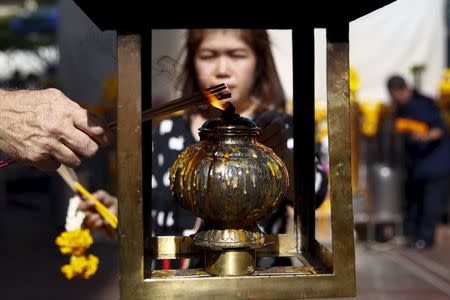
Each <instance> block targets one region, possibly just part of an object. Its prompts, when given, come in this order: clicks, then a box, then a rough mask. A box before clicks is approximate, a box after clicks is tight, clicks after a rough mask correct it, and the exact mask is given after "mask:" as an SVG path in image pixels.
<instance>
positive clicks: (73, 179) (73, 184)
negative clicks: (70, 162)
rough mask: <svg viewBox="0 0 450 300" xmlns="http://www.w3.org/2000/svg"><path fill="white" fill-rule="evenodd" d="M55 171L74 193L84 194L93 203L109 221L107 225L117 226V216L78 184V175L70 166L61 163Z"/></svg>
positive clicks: (114, 227)
mask: <svg viewBox="0 0 450 300" xmlns="http://www.w3.org/2000/svg"><path fill="white" fill-rule="evenodd" d="M57 172H58V174H59V175H60V176H61V177H62V179H63V180H64V181H65V182H66V183H67V185H68V186H69V187H70V188H71V189H72V190H73V191H74V192H75V193H79V194H81V195H82V196H84V198H86V199H87V200H89V201H91V202H93V203H94V207H95V209H96V210H97V212H98V213H99V214H100V215H101V216H102V217H103V218H104V219H105V220H106V221H107V222H108V223H109V225H110V226H111V227H112V228H113V229H116V228H117V223H118V220H117V216H115V215H114V214H113V213H111V212H110V211H109V210H108V209H107V208H106V207H105V206H104V205H103V204H102V203H101V202H100V201H99V200H98V199H96V198H95V197H94V196H93V195H92V194H91V193H89V192H88V191H87V190H86V189H85V188H84V187H83V186H82V185H81V184H80V182H79V180H78V176H77V174H76V173H75V171H74V170H73V169H72V168H69V167H66V166H64V165H61V166H60V167H59V168H58V170H57Z"/></svg>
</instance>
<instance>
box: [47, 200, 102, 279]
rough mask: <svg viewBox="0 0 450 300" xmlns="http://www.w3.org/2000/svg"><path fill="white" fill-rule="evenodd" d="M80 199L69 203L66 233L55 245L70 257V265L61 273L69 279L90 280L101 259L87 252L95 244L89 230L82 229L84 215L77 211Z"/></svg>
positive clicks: (62, 234) (64, 266)
mask: <svg viewBox="0 0 450 300" xmlns="http://www.w3.org/2000/svg"><path fill="white" fill-rule="evenodd" d="M79 202H80V199H79V198H78V197H73V198H71V199H70V201H69V208H68V213H67V217H66V231H64V232H62V233H61V234H60V235H59V236H58V237H57V238H56V239H55V244H56V245H57V246H58V247H59V251H61V253H62V254H64V255H70V263H69V264H66V265H63V266H62V267H61V269H60V270H61V272H62V273H63V274H64V276H65V277H66V278H67V279H72V278H75V277H77V278H84V279H88V278H90V277H91V276H92V275H94V274H95V272H96V271H97V267H98V264H99V259H98V257H96V256H95V255H92V254H87V253H86V251H87V249H89V247H91V245H92V244H93V243H94V239H93V238H92V236H91V232H90V230H89V229H82V228H81V224H82V223H83V220H84V217H85V215H84V213H82V212H80V211H78V210H77V208H78V204H79Z"/></svg>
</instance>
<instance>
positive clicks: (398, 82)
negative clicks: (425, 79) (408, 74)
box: [387, 75, 408, 90]
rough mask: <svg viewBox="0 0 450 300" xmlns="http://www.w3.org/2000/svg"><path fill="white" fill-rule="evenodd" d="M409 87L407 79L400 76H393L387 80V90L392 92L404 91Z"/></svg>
mask: <svg viewBox="0 0 450 300" xmlns="http://www.w3.org/2000/svg"><path fill="white" fill-rule="evenodd" d="M407 87H408V85H407V84H406V81H405V79H404V78H403V77H402V76H400V75H392V76H391V77H389V79H388V80H387V88H388V89H390V90H392V89H395V90H397V89H398V90H402V89H405V88H407Z"/></svg>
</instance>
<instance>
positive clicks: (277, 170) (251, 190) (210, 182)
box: [170, 105, 289, 275]
mask: <svg viewBox="0 0 450 300" xmlns="http://www.w3.org/2000/svg"><path fill="white" fill-rule="evenodd" d="M228 107H229V108H231V106H230V105H229V106H228ZM227 111H228V112H227ZM229 111H230V109H228V108H227V110H226V112H225V113H223V114H222V116H223V117H222V118H221V119H214V120H210V121H207V122H205V123H204V124H203V126H202V127H201V128H200V129H199V135H200V141H199V142H198V143H196V144H194V145H192V146H190V147H188V148H186V149H185V150H184V151H183V152H182V153H181V154H180V155H179V157H178V159H177V160H176V161H175V162H174V164H173V166H172V168H171V171H170V188H171V192H172V195H173V196H174V197H175V199H176V200H177V201H178V202H179V204H180V205H181V206H183V207H184V208H185V209H187V210H189V211H191V212H192V213H193V214H194V215H196V216H197V217H199V218H201V219H203V220H204V225H203V227H202V228H201V229H200V230H199V231H198V232H197V233H196V234H195V235H194V236H193V241H194V244H195V245H196V246H197V247H201V248H204V249H205V250H206V251H205V253H206V256H205V263H206V271H208V272H209V273H211V274H214V275H242V274H250V273H253V272H254V271H255V259H254V251H253V250H252V249H255V248H259V247H261V246H263V245H264V235H263V233H262V232H261V231H260V230H259V228H258V226H257V224H256V222H257V220H259V219H261V218H264V217H267V216H269V215H270V214H271V213H272V212H273V211H274V210H275V209H276V208H277V207H278V205H279V204H280V201H281V200H282V198H283V196H284V195H285V193H286V190H287V187H288V182H289V180H288V172H287V169H286V167H285V165H284V163H283V161H282V160H281V159H280V158H279V157H278V156H277V155H276V154H275V153H274V152H273V151H272V150H271V149H270V148H268V147H266V146H264V145H262V144H260V143H259V142H258V141H257V140H256V138H257V136H258V134H259V128H258V127H256V125H255V123H253V122H252V121H250V120H248V119H246V118H242V117H239V116H238V115H236V114H234V112H232V113H230V112H229ZM236 259H237V260H238V261H239V264H240V266H234V267H233V268H230V266H227V264H228V263H231V261H234V263H236V262H235V260H236Z"/></svg>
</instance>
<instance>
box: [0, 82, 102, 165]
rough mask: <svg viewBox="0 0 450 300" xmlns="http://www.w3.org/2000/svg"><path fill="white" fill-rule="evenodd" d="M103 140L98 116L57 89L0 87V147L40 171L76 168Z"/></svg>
mask: <svg viewBox="0 0 450 300" xmlns="http://www.w3.org/2000/svg"><path fill="white" fill-rule="evenodd" d="M106 142H107V137H106V131H105V125H104V123H103V120H101V119H100V118H99V117H97V116H95V115H93V114H91V113H89V112H88V111H86V110H85V109H83V108H81V107H80V106H79V105H78V104H77V103H75V102H73V101H71V100H70V99H69V98H67V97H66V96H65V95H64V94H63V93H62V92H61V91H59V90H57V89H46V90H34V91H31V90H30V91H28V90H19V91H5V90H0V150H2V151H3V152H5V153H6V154H7V155H8V156H10V157H11V158H14V159H16V160H18V161H21V162H24V163H26V164H29V165H32V166H35V167H37V168H39V169H41V170H46V171H50V170H54V169H56V168H58V167H59V165H60V164H61V163H63V164H65V165H67V166H68V167H77V166H79V165H80V163H81V161H82V160H83V159H85V158H88V157H91V156H93V155H94V154H95V153H96V152H97V150H98V149H99V146H101V145H104V144H105V143H106Z"/></svg>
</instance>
